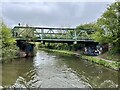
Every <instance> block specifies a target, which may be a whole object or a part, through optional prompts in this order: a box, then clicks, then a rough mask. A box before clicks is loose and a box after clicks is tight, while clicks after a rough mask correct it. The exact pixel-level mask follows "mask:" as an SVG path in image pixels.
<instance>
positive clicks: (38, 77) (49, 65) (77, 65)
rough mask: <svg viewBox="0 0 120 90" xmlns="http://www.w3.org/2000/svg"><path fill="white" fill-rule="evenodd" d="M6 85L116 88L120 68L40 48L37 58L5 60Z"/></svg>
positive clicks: (3, 77)
mask: <svg viewBox="0 0 120 90" xmlns="http://www.w3.org/2000/svg"><path fill="white" fill-rule="evenodd" d="M1 75H2V85H1V86H3V87H16V88H25V87H27V88H91V87H92V88H116V87H118V72H117V71H114V70H111V69H108V68H105V67H103V66H100V65H96V64H93V63H90V62H88V61H87V60H81V59H80V58H78V57H75V56H62V55H58V54H53V53H48V52H45V51H38V52H37V54H36V56H35V57H34V58H22V59H16V60H13V61H11V62H9V63H5V64H2V74H1Z"/></svg>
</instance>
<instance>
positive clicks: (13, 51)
mask: <svg viewBox="0 0 120 90" xmlns="http://www.w3.org/2000/svg"><path fill="white" fill-rule="evenodd" d="M1 26H2V28H1V29H0V32H1V43H0V46H1V47H0V48H1V52H2V53H1V54H2V62H7V61H9V60H11V59H13V58H16V57H17V53H18V48H17V47H16V45H15V44H16V41H15V39H14V38H13V37H12V31H11V29H10V28H8V27H7V26H6V25H5V24H4V23H3V22H2V23H1Z"/></svg>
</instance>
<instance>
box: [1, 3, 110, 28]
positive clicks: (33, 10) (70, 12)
mask: <svg viewBox="0 0 120 90" xmlns="http://www.w3.org/2000/svg"><path fill="white" fill-rule="evenodd" d="M110 3H111V2H4V3H2V7H1V8H2V18H3V21H4V22H5V24H7V25H8V26H9V27H13V26H14V25H17V24H18V23H21V24H28V25H32V26H47V27H61V26H62V27H76V26H78V25H80V24H84V23H90V22H95V21H96V20H97V18H99V17H100V16H101V15H102V13H103V12H105V10H106V7H107V6H108V4H110Z"/></svg>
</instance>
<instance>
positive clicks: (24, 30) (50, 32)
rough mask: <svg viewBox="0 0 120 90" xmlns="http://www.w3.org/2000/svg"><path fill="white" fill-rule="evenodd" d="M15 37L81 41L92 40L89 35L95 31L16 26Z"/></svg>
mask: <svg viewBox="0 0 120 90" xmlns="http://www.w3.org/2000/svg"><path fill="white" fill-rule="evenodd" d="M12 30H13V36H14V37H15V38H16V39H17V40H36V41H37V40H41V41H42V40H54V41H56V40H63V41H68V40H69V41H71V40H72V41H75V42H77V41H80V40H86V41H88V40H92V39H91V38H90V35H89V33H90V32H93V30H84V29H83V30H82V29H81V30H76V29H75V28H48V27H28V26H27V27H23V26H15V27H14V28H13V29H12Z"/></svg>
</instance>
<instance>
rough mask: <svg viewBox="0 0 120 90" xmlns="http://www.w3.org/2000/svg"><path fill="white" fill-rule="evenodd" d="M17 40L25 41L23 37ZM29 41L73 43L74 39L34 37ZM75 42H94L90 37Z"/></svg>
mask: <svg viewBox="0 0 120 90" xmlns="http://www.w3.org/2000/svg"><path fill="white" fill-rule="evenodd" d="M17 40H21V41H26V40H25V39H17ZM30 41H34V42H41V41H43V42H53V43H73V42H75V40H73V39H35V40H30ZM76 42H77V43H81V42H85V43H89V42H90V43H95V42H94V41H93V40H91V39H86V40H85V39H84V40H76Z"/></svg>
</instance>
